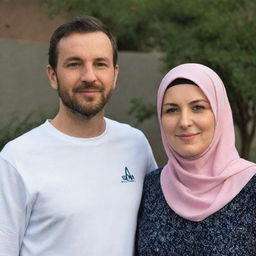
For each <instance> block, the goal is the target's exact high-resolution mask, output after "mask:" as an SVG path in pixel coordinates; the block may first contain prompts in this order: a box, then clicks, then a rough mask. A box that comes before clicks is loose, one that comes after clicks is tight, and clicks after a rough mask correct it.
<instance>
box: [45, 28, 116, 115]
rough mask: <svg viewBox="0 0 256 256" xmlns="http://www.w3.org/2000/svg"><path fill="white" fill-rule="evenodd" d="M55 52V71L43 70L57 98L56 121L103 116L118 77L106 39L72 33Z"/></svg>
mask: <svg viewBox="0 0 256 256" xmlns="http://www.w3.org/2000/svg"><path fill="white" fill-rule="evenodd" d="M58 53H59V54H58V61H57V68H56V72H55V71H54V70H53V69H52V68H51V67H50V66H48V67H47V72H48V77H49V80H50V83H51V86H52V87H53V88H54V89H56V90H58V93H59V97H60V111H59V116H58V118H60V117H62V118H64V117H65V116H69V117H71V118H73V119H76V118H81V117H83V118H85V119H91V118H93V117H95V116H101V117H103V112H104V106H105V104H106V102H107V101H108V98H109V96H110V95H111V92H112V90H113V89H114V88H115V85H116V79H117V74H118V66H114V65H113V49H112V45H111V42H110V40H109V38H108V37H107V36H106V35H105V34H104V33H103V32H92V33H73V34H71V35H69V36H67V37H64V38H62V39H61V40H60V42H59V45H58Z"/></svg>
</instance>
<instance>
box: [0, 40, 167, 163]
mask: <svg viewBox="0 0 256 256" xmlns="http://www.w3.org/2000/svg"><path fill="white" fill-rule="evenodd" d="M47 48H48V47H47V45H46V44H41V43H33V42H26V41H18V40H10V39H8V40H7V39H2V40H0V52H1V58H0V70H1V76H0V117H1V123H2V124H3V123H6V122H8V120H11V119H12V118H13V117H19V118H21V119H22V118H24V117H25V116H27V115H28V114H30V113H32V112H34V113H35V114H36V115H39V114H41V113H44V114H46V115H47V116H49V117H51V116H53V114H54V113H55V111H56V110H57V108H58V98H57V95H56V91H54V90H53V89H51V87H50V85H49V82H48V80H47V76H46V73H45V67H46V65H47V50H48V49H47ZM119 66H120V73H119V78H118V83H117V88H116V90H115V91H114V93H113V95H112V98H111V100H110V102H109V104H108V107H107V111H106V115H107V116H108V117H110V118H113V119H115V120H118V121H120V122H126V123H130V124H132V125H133V124H134V120H133V118H132V117H130V116H128V114H127V113H128V110H129V109H130V107H131V104H130V100H131V99H132V98H142V99H143V100H145V102H150V103H154V104H155V100H156V92H157V88H158V85H159V81H160V80H161V78H162V73H161V72H160V70H161V68H162V65H161V61H160V59H159V56H157V55H154V54H144V53H131V52H120V54H119ZM138 128H140V129H141V130H143V131H144V133H145V134H146V135H147V137H148V139H149V141H150V143H151V145H152V148H153V150H154V153H155V155H156V158H157V161H158V162H159V164H162V163H163V162H164V161H165V154H164V153H163V151H162V146H161V140H160V135H159V130H158V124H157V119H156V117H154V118H152V119H151V120H148V121H145V123H143V124H142V125H141V126H139V127H138Z"/></svg>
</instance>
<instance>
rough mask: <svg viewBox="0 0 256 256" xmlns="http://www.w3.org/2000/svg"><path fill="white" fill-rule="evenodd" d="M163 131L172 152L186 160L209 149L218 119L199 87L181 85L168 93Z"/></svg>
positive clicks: (163, 115) (173, 87)
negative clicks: (216, 119)
mask: <svg viewBox="0 0 256 256" xmlns="http://www.w3.org/2000/svg"><path fill="white" fill-rule="evenodd" d="M162 127H163V130H164V133H165V135H166V137H167V140H168V142H169V144H170V145H171V147H172V148H173V150H174V151H176V152H177V153H178V154H179V155H181V156H183V157H185V158H189V157H193V156H196V155H199V154H201V153H202V152H203V151H204V150H205V149H207V147H208V146H209V145H210V143H211V141H212V138H213V135H214V128H215V118H214V114H213V112H212V109H211V105H210V103H209V101H208V99H207V98H206V96H205V95H204V93H203V92H202V90H201V89H200V88H199V87H198V86H195V85H191V84H180V85H175V86H172V87H170V88H169V89H167V90H166V92H165V95H164V99H163V105H162Z"/></svg>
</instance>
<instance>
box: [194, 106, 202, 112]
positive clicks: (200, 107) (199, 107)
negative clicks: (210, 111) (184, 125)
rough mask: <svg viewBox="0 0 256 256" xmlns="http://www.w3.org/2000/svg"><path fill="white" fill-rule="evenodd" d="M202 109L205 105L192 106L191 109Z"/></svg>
mask: <svg viewBox="0 0 256 256" xmlns="http://www.w3.org/2000/svg"><path fill="white" fill-rule="evenodd" d="M204 109H205V107H204V106H202V105H196V106H193V110H195V111H200V110H204Z"/></svg>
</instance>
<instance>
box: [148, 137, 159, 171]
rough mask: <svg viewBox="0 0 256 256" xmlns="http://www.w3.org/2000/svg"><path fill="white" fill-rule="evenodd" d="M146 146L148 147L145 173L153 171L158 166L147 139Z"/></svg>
mask: <svg viewBox="0 0 256 256" xmlns="http://www.w3.org/2000/svg"><path fill="white" fill-rule="evenodd" d="M147 148H148V168H147V173H149V172H151V171H154V170H155V169H157V168H158V166H157V163H156V160H155V157H154V155H153V152H152V149H151V146H150V144H149V142H148V141H147Z"/></svg>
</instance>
